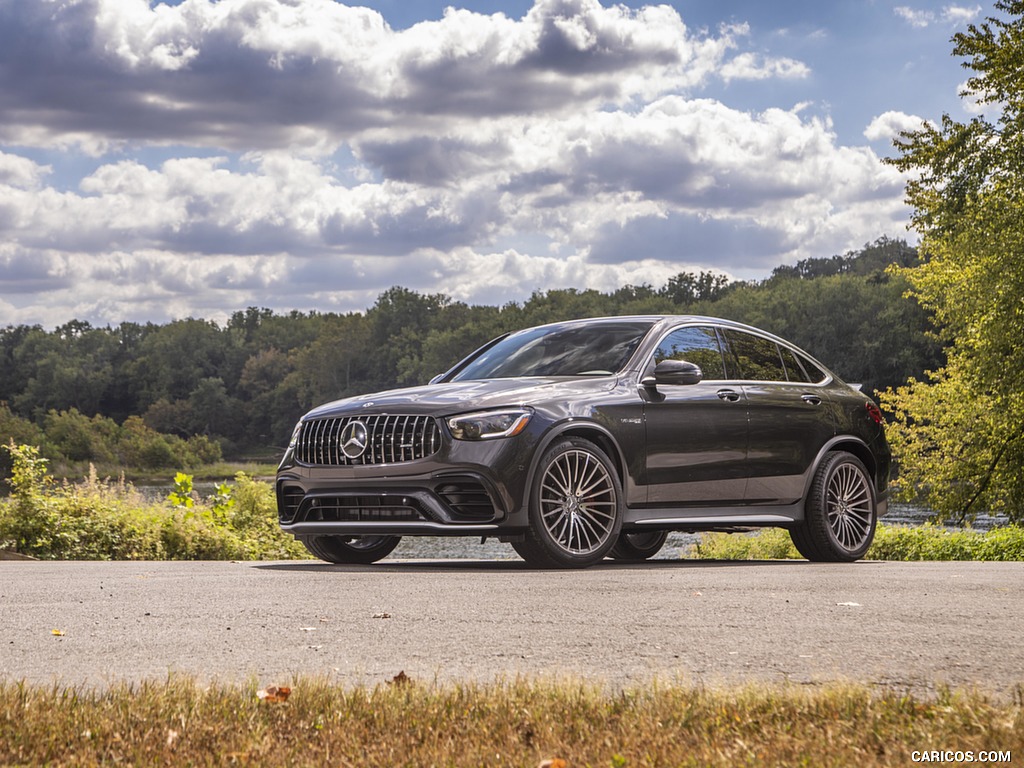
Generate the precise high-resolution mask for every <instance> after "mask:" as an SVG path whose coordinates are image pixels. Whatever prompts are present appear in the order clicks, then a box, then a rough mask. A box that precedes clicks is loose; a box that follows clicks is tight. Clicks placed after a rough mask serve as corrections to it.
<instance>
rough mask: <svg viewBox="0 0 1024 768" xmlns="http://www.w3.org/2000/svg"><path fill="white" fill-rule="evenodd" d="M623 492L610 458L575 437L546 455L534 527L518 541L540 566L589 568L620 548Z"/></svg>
mask: <svg viewBox="0 0 1024 768" xmlns="http://www.w3.org/2000/svg"><path fill="white" fill-rule="evenodd" d="M622 506H623V502H622V488H621V484H620V483H619V478H618V473H617V472H616V470H615V466H614V465H613V464H612V461H611V459H609V458H608V455H607V454H606V453H605V452H604V451H602V450H601V449H600V448H598V447H597V446H596V445H594V444H593V443H592V442H590V441H589V440H584V439H583V438H579V437H570V438H566V439H565V440H562V441H560V442H558V443H556V444H555V445H553V446H552V447H551V448H549V449H548V451H547V452H546V453H545V454H544V456H543V457H542V458H541V461H540V464H539V466H538V467H537V474H536V478H535V480H534V483H533V488H532V489H531V493H530V529H529V531H527V533H526V536H525V538H524V539H523V541H517V542H514V543H513V545H512V546H513V547H514V548H515V550H516V552H518V553H519V555H520V557H522V558H523V559H524V560H526V562H527V563H529V564H530V565H532V566H535V567H540V568H585V567H587V566H588V565H593V564H594V563H597V562H599V561H600V560H601V559H603V558H604V556H605V555H607V554H608V552H609V550H610V549H611V548H612V546H614V544H615V541H616V539H617V538H618V536H619V530H620V529H621V527H622Z"/></svg>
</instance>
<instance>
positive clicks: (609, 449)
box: [526, 421, 627, 493]
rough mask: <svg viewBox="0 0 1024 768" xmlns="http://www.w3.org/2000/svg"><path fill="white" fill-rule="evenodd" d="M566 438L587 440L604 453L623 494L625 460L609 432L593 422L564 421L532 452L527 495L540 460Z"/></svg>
mask: <svg viewBox="0 0 1024 768" xmlns="http://www.w3.org/2000/svg"><path fill="white" fill-rule="evenodd" d="M566 437H579V438H582V439H584V440H589V441H590V442H592V443H594V445H596V446H597V447H598V448H600V449H601V450H602V451H604V452H605V454H607V456H608V458H609V459H611V462H612V464H613V466H614V467H615V475H616V477H618V479H619V484H620V487H621V488H622V489H623V492H625V488H626V482H627V478H626V459H625V457H624V456H623V454H622V449H621V448H620V447H619V444H618V442H617V441H616V440H615V438H614V437H612V434H611V432H609V431H608V430H607V429H606V428H604V427H603V426H601V425H600V424H598V423H596V422H593V421H566V422H563V423H561V424H558V425H556V426H555V427H553V428H552V429H551V430H549V431H548V433H547V434H546V435H544V438H543V439H542V440H541V441H540V442H539V443H538V444H537V449H536V450H535V451H534V453H533V458H532V459H531V461H530V471H529V474H528V475H527V478H526V488H527V493H529V489H530V488H533V482H534V478H535V477H536V476H537V467H538V465H539V464H540V460H541V458H543V456H544V454H545V453H547V451H548V449H549V448H550V447H551V446H552V445H554V443H555V442H556V441H558V440H561V439H563V438H566Z"/></svg>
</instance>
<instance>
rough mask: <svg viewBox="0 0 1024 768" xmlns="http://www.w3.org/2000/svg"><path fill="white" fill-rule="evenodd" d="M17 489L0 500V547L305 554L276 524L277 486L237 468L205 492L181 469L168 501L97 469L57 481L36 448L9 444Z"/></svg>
mask: <svg viewBox="0 0 1024 768" xmlns="http://www.w3.org/2000/svg"><path fill="white" fill-rule="evenodd" d="M6 452H7V453H8V454H9V455H10V456H11V458H12V460H13V462H12V463H13V468H12V475H11V478H10V481H9V484H10V487H11V495H10V497H9V498H6V499H0V549H4V550H8V551H13V552H17V553H19V554H23V555H28V556H31V557H35V558H39V559H45V560H261V559H271V560H278V559H288V558H296V557H306V556H307V554H306V550H305V548H304V547H302V545H301V544H299V543H298V542H297V541H295V540H294V538H293V537H292V536H290V535H287V534H284V533H282V532H281V530H280V528H279V527H278V525H277V507H276V501H275V499H274V493H273V489H272V487H271V486H270V485H269V484H268V483H265V482H261V481H258V480H255V479H253V478H251V477H249V476H248V475H246V474H244V473H239V474H238V475H237V476H236V477H235V481H234V483H232V484H227V483H225V484H221V485H220V486H219V487H217V488H216V489H215V491H214V493H213V494H211V495H209V496H207V497H205V498H203V497H201V496H200V495H199V494H198V493H196V491H195V490H194V489H193V486H192V477H191V476H190V475H186V474H184V473H179V474H178V476H177V478H176V483H175V488H174V490H173V491H172V493H170V494H169V495H168V497H167V499H166V500H163V501H159V502H152V501H146V500H145V499H144V498H143V497H142V496H141V495H140V494H139V493H138V492H137V491H136V489H135V488H134V487H133V486H132V485H131V484H129V483H126V482H125V481H124V480H123V479H122V480H117V481H111V480H103V479H100V478H98V477H97V476H96V474H95V473H92V474H90V476H88V477H86V478H84V479H83V480H82V481H80V482H77V483H69V482H67V481H63V482H58V481H57V480H55V479H54V478H53V477H52V476H51V475H50V473H49V471H48V468H47V463H48V462H47V460H46V459H44V458H42V457H41V456H40V455H39V451H38V449H36V448H34V447H32V446H25V445H22V446H16V445H14V444H11V445H8V446H6Z"/></svg>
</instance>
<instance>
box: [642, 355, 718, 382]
mask: <svg viewBox="0 0 1024 768" xmlns="http://www.w3.org/2000/svg"><path fill="white" fill-rule="evenodd" d="M703 378H704V372H703V371H702V370H701V369H700V366H699V365H695V364H694V363H691V362H689V361H687V360H662V361H661V362H660V363H658V365H657V366H656V367H655V369H654V376H647V377H646V378H644V380H643V381H642V382H641V383H642V384H643V385H644V386H645V387H648V386H654V385H655V384H683V385H686V384H697V383H699V382H700V381H701V379H703Z"/></svg>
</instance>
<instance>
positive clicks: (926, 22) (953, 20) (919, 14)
mask: <svg viewBox="0 0 1024 768" xmlns="http://www.w3.org/2000/svg"><path fill="white" fill-rule="evenodd" d="M893 13H895V14H896V15H897V16H899V17H900V18H901V19H903V20H904V21H905V22H907V23H908V24H910V26H912V27H917V28H918V29H924V28H925V27H929V26H931V25H932V24H936V23H941V24H944V25H946V26H951V27H957V26H961V25H964V24H969V23H971V22H972V21H974V20H975V19H976V18H978V16H979V14H980V13H981V6H980V5H975V6H973V7H968V6H963V5H947V6H945V7H943V9H942V10H941V11H939V12H938V13H936V12H935V11H930V10H929V11H923V10H919V9H915V8H911V7H910V6H907V5H900V6H896V7H895V8H893Z"/></svg>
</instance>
